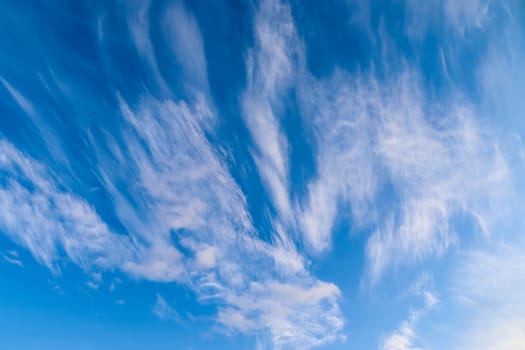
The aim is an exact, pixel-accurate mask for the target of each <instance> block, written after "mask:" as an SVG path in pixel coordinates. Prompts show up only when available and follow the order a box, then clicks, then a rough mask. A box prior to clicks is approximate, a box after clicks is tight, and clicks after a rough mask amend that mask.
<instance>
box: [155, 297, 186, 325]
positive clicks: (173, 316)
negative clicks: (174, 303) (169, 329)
mask: <svg viewBox="0 0 525 350" xmlns="http://www.w3.org/2000/svg"><path fill="white" fill-rule="evenodd" d="M152 312H153V314H154V315H155V316H157V317H158V318H159V319H161V320H162V321H169V320H172V321H176V322H180V321H181V318H180V315H179V313H178V312H177V311H176V310H175V309H174V308H173V307H171V306H170V304H168V302H167V301H166V300H165V299H164V298H163V297H162V296H161V295H160V294H157V299H156V301H155V305H153V308H152Z"/></svg>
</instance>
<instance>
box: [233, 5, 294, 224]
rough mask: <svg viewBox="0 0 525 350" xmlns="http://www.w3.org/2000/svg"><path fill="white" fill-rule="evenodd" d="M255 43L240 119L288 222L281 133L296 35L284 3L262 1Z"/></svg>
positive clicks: (285, 146)
mask: <svg viewBox="0 0 525 350" xmlns="http://www.w3.org/2000/svg"><path fill="white" fill-rule="evenodd" d="M254 31H255V42H256V44H255V47H254V48H253V49H251V50H250V51H249V52H248V57H247V69H248V72H247V75H248V83H247V87H246V90H245V92H244V94H243V97H242V109H243V114H244V119H245V121H246V124H247V125H248V128H249V130H250V133H251V136H252V138H253V140H254V143H255V146H256V150H255V151H254V152H253V157H254V159H255V161H256V164H257V167H258V169H259V172H260V174H261V177H262V178H263V181H264V183H265V185H266V187H267V189H268V191H269V192H270V196H271V199H272V202H273V205H274V206H275V208H276V210H277V211H278V214H279V215H280V218H281V219H282V220H284V221H285V222H286V223H288V224H289V223H292V221H293V215H292V214H293V213H292V205H291V203H290V195H289V186H290V185H289V159H288V152H289V150H288V147H289V146H288V141H287V138H286V134H285V133H284V132H283V131H282V126H281V120H282V118H284V116H283V114H282V113H283V109H284V106H283V100H282V96H283V95H285V94H286V92H287V91H289V89H290V88H291V87H292V83H293V80H294V76H295V74H296V73H297V72H296V68H297V67H296V65H297V60H298V56H297V55H298V53H299V52H298V51H296V49H297V45H298V38H297V34H296V32H295V26H294V23H293V19H292V17H291V10H290V8H289V6H287V5H286V4H283V3H281V2H280V1H274V0H265V1H261V3H260V5H259V9H258V12H257V14H256V17H255V27H254Z"/></svg>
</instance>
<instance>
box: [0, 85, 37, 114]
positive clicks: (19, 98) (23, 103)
mask: <svg viewBox="0 0 525 350" xmlns="http://www.w3.org/2000/svg"><path fill="white" fill-rule="evenodd" d="M0 83H2V85H3V86H4V88H5V89H6V90H7V92H9V94H10V95H11V97H12V98H13V99H14V100H15V101H16V103H17V104H18V106H19V107H20V108H21V109H22V110H23V111H24V112H26V113H27V114H28V115H29V116H30V117H32V116H35V113H36V112H35V107H34V106H33V104H32V103H31V102H29V100H28V99H27V98H26V97H25V96H24V95H22V94H21V93H20V91H18V90H17V89H15V88H14V87H13V86H12V85H11V84H9V82H8V81H7V80H5V79H4V78H3V77H2V76H0Z"/></svg>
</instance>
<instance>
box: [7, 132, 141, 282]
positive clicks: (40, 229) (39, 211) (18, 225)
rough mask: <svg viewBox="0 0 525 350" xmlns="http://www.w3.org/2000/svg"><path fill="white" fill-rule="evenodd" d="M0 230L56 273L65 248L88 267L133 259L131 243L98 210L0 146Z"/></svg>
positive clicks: (29, 161)
mask: <svg viewBox="0 0 525 350" xmlns="http://www.w3.org/2000/svg"><path fill="white" fill-rule="evenodd" d="M0 168H1V169H2V170H3V171H4V174H3V176H5V177H4V181H3V182H2V185H1V186H0V208H1V210H2V215H0V227H1V228H2V230H3V231H4V232H5V233H6V234H7V235H8V236H10V237H11V238H12V239H13V240H14V241H15V242H17V243H19V244H21V245H23V246H25V247H27V248H28V249H29V251H30V252H31V253H32V254H33V256H34V257H35V259H36V260H38V261H39V262H40V263H42V264H44V265H46V266H47V267H49V268H50V269H52V270H54V271H56V272H57V271H58V266H57V265H56V261H57V259H58V257H59V254H58V248H59V247H60V248H61V249H63V250H64V251H65V253H66V255H67V256H68V257H69V258H70V259H71V260H72V261H74V262H75V263H77V264H79V265H80V266H82V267H85V268H88V267H90V266H93V265H95V266H102V267H109V268H111V267H113V266H116V265H118V264H119V263H120V262H122V261H123V260H124V259H128V258H130V257H131V254H130V249H129V248H128V245H129V242H128V241H127V239H126V238H125V237H123V236H119V235H116V234H114V233H112V232H111V231H110V230H109V228H108V227H107V225H106V224H105V223H104V222H103V221H102V220H101V219H100V217H99V216H98V215H97V213H96V212H95V210H94V209H93V208H92V207H91V206H90V205H89V204H87V203H86V202H85V201H83V200H82V199H81V198H78V197H76V196H75V195H74V194H72V193H68V192H66V191H64V190H63V189H61V184H60V183H57V182H56V181H55V178H57V177H56V176H54V175H53V174H51V173H50V171H49V170H48V169H46V168H45V167H44V166H43V165H42V164H39V163H38V162H36V161H35V160H32V159H30V158H28V157H27V156H26V155H24V154H23V153H22V152H20V151H19V150H17V149H16V148H15V147H14V146H12V145H11V144H10V143H8V142H7V141H5V140H0Z"/></svg>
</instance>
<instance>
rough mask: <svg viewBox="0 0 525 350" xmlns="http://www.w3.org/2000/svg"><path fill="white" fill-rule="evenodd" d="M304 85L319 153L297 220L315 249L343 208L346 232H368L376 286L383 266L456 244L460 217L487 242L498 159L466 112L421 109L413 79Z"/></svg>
mask: <svg viewBox="0 0 525 350" xmlns="http://www.w3.org/2000/svg"><path fill="white" fill-rule="evenodd" d="M305 85H306V86H307V87H305V88H303V93H304V101H306V102H304V110H305V111H307V112H306V113H305V118H309V119H310V120H314V121H315V124H314V127H315V130H316V136H317V138H318V144H319V150H318V155H317V164H316V165H317V173H318V174H317V177H316V178H314V179H313V180H312V181H311V183H310V184H309V186H308V190H309V191H308V197H307V201H306V202H305V203H304V205H303V210H302V216H300V220H301V224H302V228H303V234H304V237H305V240H306V242H308V243H309V244H310V246H312V247H313V248H314V250H317V251H323V250H326V249H328V248H329V247H330V241H331V234H332V232H331V230H332V226H333V222H334V220H335V218H336V215H337V213H338V212H339V211H340V210H341V208H348V207H350V208H351V216H352V219H353V224H354V227H356V228H359V226H360V225H363V224H366V225H368V226H369V227H370V226H371V227H375V233H373V234H372V236H371V237H370V239H369V241H368V244H367V248H366V249H367V256H368V259H369V269H370V270H369V271H370V276H371V280H377V278H378V277H379V276H380V275H381V273H382V271H383V270H384V269H385V268H388V267H389V266H391V265H392V264H394V265H397V264H399V263H407V262H414V261H418V260H420V259H422V258H424V257H428V256H431V255H435V254H440V253H441V252H444V251H446V250H447V249H448V248H449V247H450V246H451V245H455V244H456V243H457V242H458V241H459V240H460V239H461V237H460V236H458V235H457V233H456V232H455V230H454V224H453V223H452V220H453V217H454V215H460V214H461V215H463V214H466V215H469V216H470V217H472V219H473V221H474V222H476V224H477V225H478V227H479V230H480V231H481V232H483V233H485V234H488V233H489V232H490V229H491V228H493V225H494V223H495V222H496V220H497V219H498V218H499V215H501V214H502V213H503V212H504V211H505V208H506V207H507V206H508V203H506V202H505V200H504V199H505V198H508V196H509V194H510V193H511V191H510V188H511V182H512V181H511V174H510V170H509V167H508V165H507V161H506V159H505V157H504V155H503V153H502V152H501V151H500V149H499V147H498V145H497V139H496V137H495V136H494V135H492V134H491V133H490V132H489V131H488V130H487V128H485V127H484V126H483V125H480V124H479V123H478V122H477V121H476V118H475V116H474V114H475V112H474V110H473V108H472V107H470V106H469V105H468V104H466V103H464V102H461V100H459V99H458V100H451V101H443V102H441V103H440V104H439V105H437V104H433V103H428V102H426V101H427V98H426V96H425V92H424V89H423V88H422V86H421V84H420V82H419V80H418V76H417V73H413V72H405V73H401V74H398V75H396V76H394V77H392V78H391V79H389V81H386V82H381V83H380V82H379V81H377V79H376V78H375V77H374V75H373V74H364V75H349V74H346V73H343V72H336V73H335V74H334V76H332V77H331V78H330V79H328V80H325V81H321V82H316V81H315V80H307V81H306V83H305ZM309 86H314V88H312V89H311V90H310V91H308V87H309ZM315 87H316V88H315ZM305 91H306V92H305ZM487 140H492V141H490V142H487ZM377 203H381V205H380V206H379V205H377Z"/></svg>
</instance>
